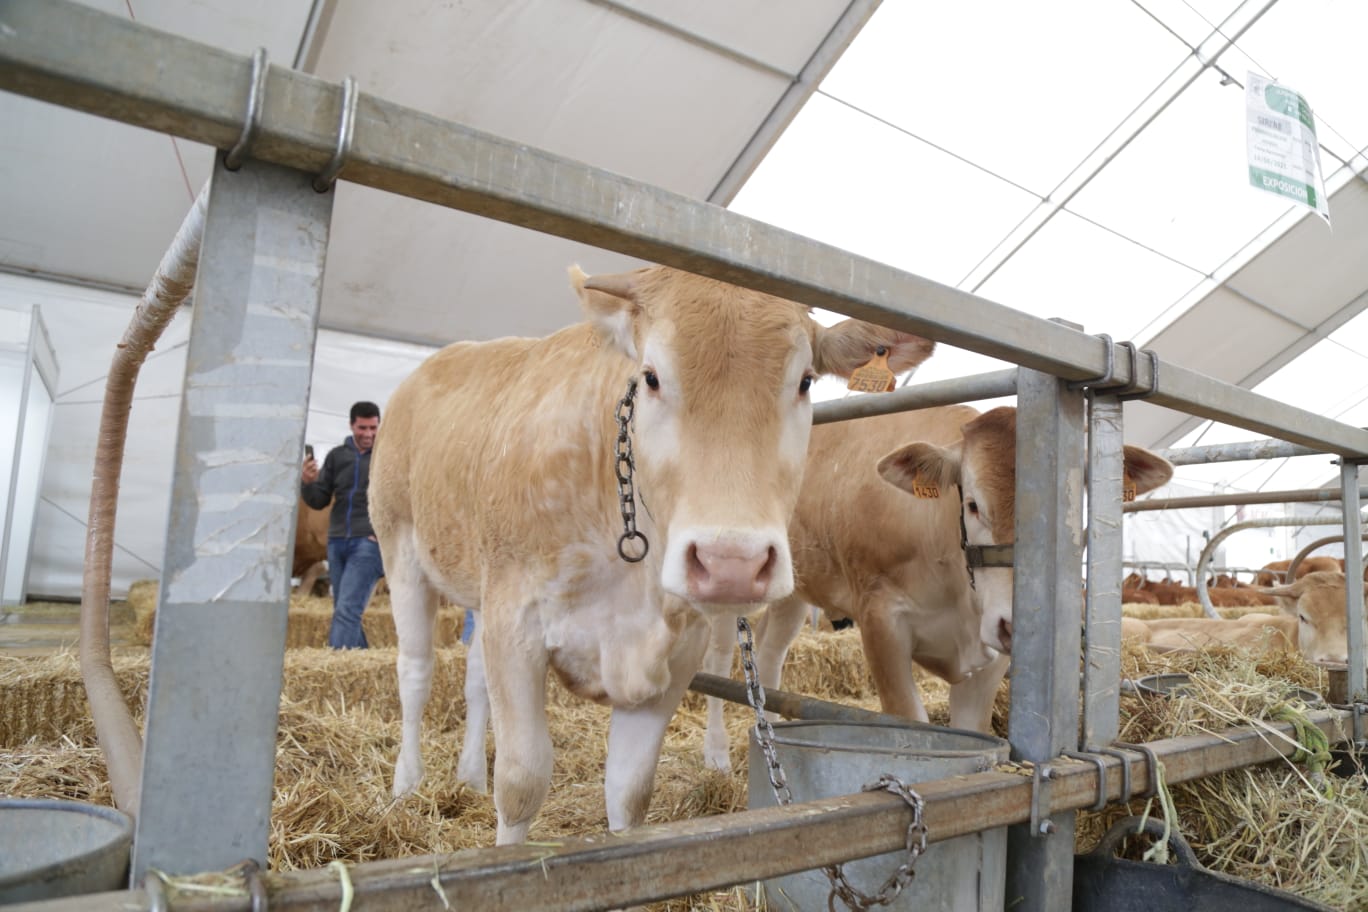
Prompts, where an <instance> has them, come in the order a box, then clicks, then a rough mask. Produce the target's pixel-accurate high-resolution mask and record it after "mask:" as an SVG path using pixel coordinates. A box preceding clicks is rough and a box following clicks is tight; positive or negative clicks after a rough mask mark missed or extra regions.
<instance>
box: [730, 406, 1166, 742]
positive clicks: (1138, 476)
mask: <svg viewBox="0 0 1368 912" xmlns="http://www.w3.org/2000/svg"><path fill="white" fill-rule="evenodd" d="M909 441H915V442H912V443H909ZM880 454H887V455H885V456H884V457H883V458H882V459H880V458H879V455H880ZM1015 459H1016V409H1014V408H1009V407H1004V408H997V409H993V410H992V411H990V412H987V413H985V414H982V415H980V414H979V413H978V412H977V411H976V410H974V409H972V408H969V407H967V406H950V407H946V408H934V409H923V410H919V411H912V412H902V413H899V414H894V415H886V416H882V417H878V418H863V419H858V420H855V421H845V422H840V423H836V424H826V425H820V426H818V427H815V428H813V431H812V442H811V444H810V445H809V447H808V465H807V471H806V473H805V475H804V479H803V490H802V493H801V494H800V495H799V498H798V507H797V510H796V511H795V513H794V519H793V523H792V524H791V526H790V529H789V537H790V541H791V542H792V547H793V562H794V574H795V576H796V585H795V590H794V594H793V596H792V597H791V598H789V599H787V600H785V601H783V602H780V603H778V604H775V605H772V606H770V608H769V610H768V611H767V612H766V616H765V617H764V618H763V621H762V623H760V624H757V627H756V664H757V667H758V669H759V671H760V675H761V683H762V684H764V685H765V686H767V687H777V686H778V685H779V681H780V669H781V668H782V665H783V660H784V657H785V656H786V655H787V652H788V647H789V644H790V642H791V641H792V639H793V637H794V636H796V635H797V632H798V630H799V628H800V627H801V625H802V621H803V617H804V612H805V610H806V608H805V603H810V604H813V605H817V606H819V607H821V608H823V609H825V610H826V611H828V612H829V613H830V614H832V615H833V616H840V617H849V618H852V619H854V621H855V626H856V629H857V630H859V632H860V638H861V643H862V644H863V646H864V652H865V657H866V660H867V661H868V662H869V669H870V672H871V674H872V676H873V678H874V683H875V687H876V688H877V690H878V693H879V701H880V703H881V705H882V707H883V711H884V712H887V713H895V714H897V715H901V716H907V717H908V718H911V719H918V720H921V721H923V722H924V721H926V720H927V712H926V708H925V706H924V705H923V704H922V701H921V697H920V695H919V693H918V690H917V684H916V679H915V677H914V674H913V667H912V664H913V663H914V662H915V663H916V664H918V665H920V666H922V667H923V668H925V669H926V670H927V671H930V672H931V673H933V674H935V675H936V676H938V677H940V678H942V679H944V680H946V681H948V682H950V724H951V725H953V726H955V727H957V728H968V729H973V730H976V731H985V732H986V731H988V728H989V723H990V721H991V715H992V709H993V700H994V698H995V696H996V694H997V688H998V684H999V683H1000V682H1001V680H1002V676H1003V674H1004V673H1005V671H1006V669H1007V665H1008V657H1007V655H1006V654H1005V653H1006V652H1007V651H1008V650H1009V649H1010V642H1004V641H1003V640H1002V639H1000V638H999V635H998V634H999V631H1000V630H1001V629H1003V625H1004V624H1005V629H1006V630H1007V631H1008V632H1009V633H1010V618H1011V610H1012V571H1011V570H1010V569H977V570H975V571H974V574H975V581H976V585H975V586H974V587H971V586H970V584H969V573H968V570H967V569H966V565H965V556H964V551H963V549H962V548H961V546H960V509H961V502H960V497H959V495H958V493H957V487H956V486H957V485H960V486H962V488H963V492H964V493H963V509H964V517H965V524H966V528H967V531H968V537H969V541H970V543H972V544H1006V543H1009V542H1011V541H1012V538H1013V534H1014V532H1013V525H1014V523H1015V521H1016V510H1015V502H1016V463H1015ZM1172 474H1173V468H1172V466H1171V465H1169V463H1168V462H1167V461H1166V460H1164V459H1162V458H1161V457H1159V456H1156V455H1155V454H1153V453H1150V452H1149V451H1147V450H1143V449H1141V448H1139V447H1131V446H1128V447H1126V451H1125V477H1126V482H1125V483H1126V485H1127V486H1133V487H1134V488H1135V489H1136V490H1137V491H1139V492H1144V491H1149V490H1152V489H1153V488H1156V487H1158V486H1159V485H1161V484H1163V483H1165V482H1166V481H1168V479H1169V478H1170V477H1171V476H1172ZM898 488H901V489H902V490H897V489H898ZM1080 623H1081V621H1080ZM733 639H734V632H733V626H732V625H727V624H720V623H719V624H718V625H716V628H715V630H714V638H713V643H712V645H711V647H710V649H709V653H708V659H707V667H706V670H707V671H710V672H711V673H713V674H723V675H725V674H727V673H728V672H729V670H730V663H731V656H732V653H733V649H734V647H733V645H732V642H733ZM721 719H722V715H721V704H720V702H718V701H713V702H712V703H711V704H710V706H709V724H708V730H707V734H706V735H705V743H704V759H705V762H706V763H707V764H708V765H709V766H713V767H716V768H720V769H726V768H727V766H728V757H727V747H728V745H727V738H726V733H725V731H724V730H723V727H722V724H721Z"/></svg>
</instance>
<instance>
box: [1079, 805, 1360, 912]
mask: <svg viewBox="0 0 1368 912" xmlns="http://www.w3.org/2000/svg"><path fill="white" fill-rule="evenodd" d="M1139 825H1140V818H1139V817H1126V818H1124V819H1122V820H1118V821H1117V822H1116V823H1115V824H1113V825H1112V828H1111V829H1110V830H1108V831H1107V835H1105V836H1103V837H1102V839H1101V840H1100V841H1099V842H1098V843H1097V848H1095V849H1093V850H1092V851H1091V852H1089V853H1087V854H1086V855H1077V856H1075V857H1074V881H1073V908H1074V912H1189V910H1193V909H1200V910H1201V912H1293V910H1296V909H1313V910H1318V912H1333V910H1332V909H1331V907H1329V906H1323V905H1321V904H1320V903H1316V902H1312V901H1311V900H1309V899H1303V898H1302V897H1300V896H1296V895H1294V894H1292V893H1285V892H1283V891H1282V890H1275V889H1273V888H1272V887H1265V886H1264V885H1263V884H1258V883H1254V882H1253V881H1248V880H1241V879H1240V878H1238V877H1231V876H1230V875H1228V874H1220V873H1218V872H1216V871H1208V870H1207V869H1206V868H1204V867H1202V865H1201V864H1200V863H1199V862H1198V861H1197V856H1196V855H1194V854H1193V853H1192V847H1191V846H1189V845H1188V844H1187V842H1186V841H1184V839H1183V837H1182V836H1180V835H1179V834H1178V833H1177V831H1174V832H1173V833H1171V834H1169V845H1170V846H1171V847H1172V848H1173V850H1174V863H1173V864H1157V863H1154V862H1148V861H1130V860H1128V859H1125V858H1117V857H1115V856H1116V849H1117V846H1118V845H1120V843H1121V842H1122V840H1124V839H1126V838H1127V837H1129V836H1133V835H1137V828H1138V827H1139ZM1163 831H1164V825H1163V823H1161V822H1160V821H1158V820H1155V819H1154V818H1149V819H1148V820H1146V821H1145V828H1144V832H1145V833H1147V834H1148V835H1150V836H1152V837H1156V838H1163Z"/></svg>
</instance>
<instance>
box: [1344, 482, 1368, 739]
mask: <svg viewBox="0 0 1368 912" xmlns="http://www.w3.org/2000/svg"><path fill="white" fill-rule="evenodd" d="M1340 488H1341V490H1343V491H1344V569H1345V570H1346V571H1348V569H1349V568H1350V567H1353V568H1354V573H1355V575H1354V576H1352V577H1349V579H1352V580H1354V584H1353V585H1347V583H1348V579H1346V580H1345V583H1346V585H1345V587H1344V590H1345V609H1346V611H1347V612H1348V618H1347V620H1348V625H1349V629H1348V630H1347V633H1348V637H1347V639H1348V643H1347V644H1346V645H1347V647H1348V651H1349V683H1348V693H1349V697H1350V701H1351V702H1365V701H1368V655H1365V646H1366V645H1368V644H1365V642H1364V628H1363V586H1361V585H1359V581H1360V580H1361V579H1362V575H1361V574H1362V572H1363V571H1362V570H1361V569H1360V568H1361V567H1362V566H1363V517H1362V515H1361V514H1360V513H1359V490H1360V489H1359V467H1358V463H1356V462H1353V461H1351V460H1348V459H1346V460H1344V461H1343V462H1342V463H1341V464H1340ZM1354 733H1355V737H1359V736H1360V732H1359V729H1358V727H1357V726H1356V727H1355V732H1354Z"/></svg>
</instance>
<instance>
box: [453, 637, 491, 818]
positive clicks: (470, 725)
mask: <svg viewBox="0 0 1368 912" xmlns="http://www.w3.org/2000/svg"><path fill="white" fill-rule="evenodd" d="M483 626H484V625H482V624H481V625H477V626H476V628H475V636H474V637H472V638H471V640H470V649H469V650H468V651H467V652H466V676H465V701H466V717H465V739H464V740H463V741H462V742H461V759H460V760H459V761H458V762H457V764H456V781H458V782H464V783H465V784H466V785H468V786H470V787H471V788H472V789H474V790H475V791H477V792H479V793H480V794H482V795H483V794H484V793H486V792H488V791H489V763H488V760H487V758H486V757H485V732H486V731H487V730H488V729H489V686H488V684H487V682H486V681H485V669H484V647H482V646H481V645H480V632H481V630H482V629H483Z"/></svg>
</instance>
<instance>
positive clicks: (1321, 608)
mask: <svg viewBox="0 0 1368 912" xmlns="http://www.w3.org/2000/svg"><path fill="white" fill-rule="evenodd" d="M1344 581H1345V576H1344V574H1343V573H1341V572H1339V571H1338V570H1318V571H1315V572H1313V573H1308V574H1306V575H1305V576H1303V577H1301V578H1299V579H1298V580H1297V581H1296V582H1295V583H1293V584H1292V585H1290V586H1279V587H1276V588H1271V589H1264V590H1262V591H1263V592H1264V593H1266V594H1267V595H1271V596H1274V597H1275V598H1276V599H1277V600H1278V605H1279V607H1280V608H1281V609H1282V613H1280V614H1246V615H1243V616H1241V617H1238V618H1235V619H1232V620H1214V619H1212V618H1164V619H1157V620H1147V621H1145V622H1144V623H1145V625H1146V627H1147V628H1148V636H1146V637H1145V638H1144V641H1145V642H1146V644H1147V645H1148V646H1149V647H1150V648H1151V649H1154V650H1156V651H1160V652H1163V651H1170V650H1180V649H1181V650H1191V649H1202V648H1204V647H1207V646H1239V647H1242V648H1246V649H1252V650H1257V651H1291V650H1300V652H1301V653H1302V655H1304V656H1305V657H1306V659H1307V660H1308V661H1310V662H1316V663H1319V664H1324V665H1343V664H1345V663H1346V662H1348V660H1349V625H1348V612H1347V610H1346V608H1345V598H1344V596H1345V588H1344V587H1345V582H1344ZM1364 591H1365V595H1368V585H1365V586H1364Z"/></svg>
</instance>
